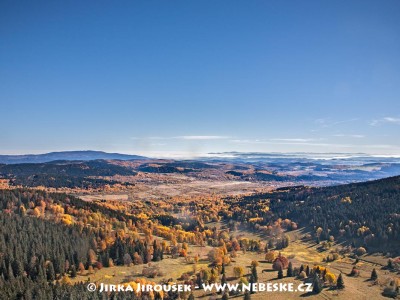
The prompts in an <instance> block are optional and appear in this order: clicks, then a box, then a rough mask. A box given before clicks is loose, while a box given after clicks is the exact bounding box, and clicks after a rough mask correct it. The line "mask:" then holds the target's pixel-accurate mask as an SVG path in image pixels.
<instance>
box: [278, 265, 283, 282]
mask: <svg viewBox="0 0 400 300" xmlns="http://www.w3.org/2000/svg"><path fill="white" fill-rule="evenodd" d="M282 278H283V270H282V266H281V267H280V268H279V271H278V279H282Z"/></svg>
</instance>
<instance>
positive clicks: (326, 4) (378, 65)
mask: <svg viewBox="0 0 400 300" xmlns="http://www.w3.org/2000/svg"><path fill="white" fill-rule="evenodd" d="M0 107H1V112H2V113H1V117H0V128H1V130H0V153H2V154H10V153H28V152H29V153H39V152H48V151H59V150H77V149H94V150H105V151H116V152H124V153H139V154H153V155H170V154H173V153H174V154H185V155H187V154H201V153H205V152H216V151H264V152H270V151H282V152H299V151H307V152H366V153H375V154H376V153H380V154H400V2H399V1H232V0H229V1H4V0H3V1H1V2H0Z"/></svg>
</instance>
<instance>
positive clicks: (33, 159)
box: [0, 150, 146, 164]
mask: <svg viewBox="0 0 400 300" xmlns="http://www.w3.org/2000/svg"><path fill="white" fill-rule="evenodd" d="M97 159H119V160H136V159H146V157H144V156H139V155H129V154H120V153H107V152H103V151H91V150H87V151H62V152H50V153H45V154H26V155H0V163H2V164H21V163H45V162H49V161H54V160H80V161H86V160H97Z"/></svg>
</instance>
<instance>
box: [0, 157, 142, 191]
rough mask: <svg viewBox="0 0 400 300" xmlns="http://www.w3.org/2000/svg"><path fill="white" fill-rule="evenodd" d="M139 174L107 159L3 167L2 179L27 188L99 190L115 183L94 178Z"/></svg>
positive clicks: (0, 172)
mask: <svg viewBox="0 0 400 300" xmlns="http://www.w3.org/2000/svg"><path fill="white" fill-rule="evenodd" d="M136 174H137V173H136V172H135V171H133V170H131V169H130V168H126V167H123V166H118V165H116V164H113V163H109V162H108V161H106V160H91V161H68V160H62V161H61V160H58V161H51V162H46V163H22V164H0V178H1V177H2V178H8V179H10V180H11V183H12V184H14V185H22V186H27V187H35V186H46V187H53V188H60V187H69V188H74V187H85V188H86V187H99V186H102V185H104V184H113V183H116V182H114V181H112V180H106V179H99V178H93V177H101V176H114V175H124V176H133V175H136Z"/></svg>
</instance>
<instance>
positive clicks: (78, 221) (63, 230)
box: [0, 190, 166, 299]
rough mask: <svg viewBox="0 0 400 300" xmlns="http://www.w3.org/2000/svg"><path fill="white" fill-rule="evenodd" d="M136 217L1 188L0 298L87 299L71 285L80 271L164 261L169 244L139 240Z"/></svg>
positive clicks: (58, 196)
mask: <svg viewBox="0 0 400 300" xmlns="http://www.w3.org/2000/svg"><path fill="white" fill-rule="evenodd" d="M136 220H137V218H135V217H134V216H129V215H125V214H124V213H121V212H118V211H117V210H114V209H111V208H107V207H105V206H99V205H97V204H94V203H89V202H84V201H82V200H80V199H78V198H74V197H71V196H67V195H65V194H56V193H53V194H48V193H45V192H41V191H34V190H3V191H0V295H1V296H2V297H5V298H1V299H20V298H21V299H55V298H56V297H55V295H64V296H63V297H61V298H60V299H66V298H67V299H70V298H69V297H70V296H71V297H72V298H71V299H84V297H83V296H82V297H80V296H79V297H78V296H77V295H79V293H81V292H82V286H80V285H78V286H76V287H74V288H72V287H70V286H69V281H70V278H74V277H75V276H76V275H77V273H78V272H83V271H86V270H87V271H88V272H92V270H95V269H97V270H98V269H101V268H103V267H110V266H113V265H124V264H131V263H135V264H142V263H147V262H149V261H151V260H153V261H158V260H162V259H163V251H164V250H165V247H166V245H165V244H163V245H161V243H159V242H157V241H154V242H151V243H149V241H148V240H146V239H142V238H140V236H139V234H138V229H137V227H136V225H135V222H136ZM136 224H137V226H139V227H140V224H139V223H136ZM60 284H61V285H62V286H61V285H60ZM80 290H81V292H79V291H80ZM52 295H53V296H54V297H53V296H52ZM66 295H68V297H67V296H66ZM74 295H75V296H74ZM92 296H93V295H92ZM93 297H95V296H93ZM90 299H96V298H90Z"/></svg>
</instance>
